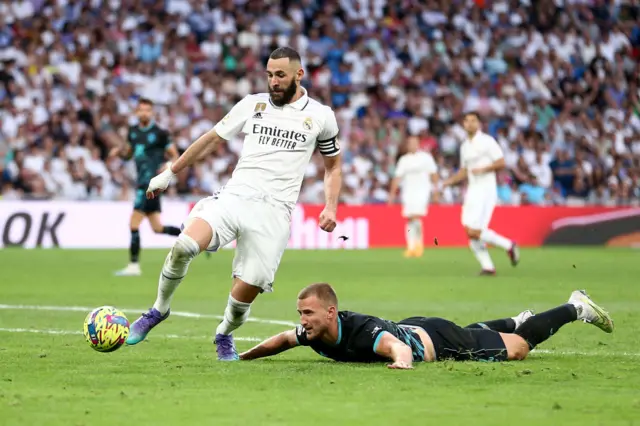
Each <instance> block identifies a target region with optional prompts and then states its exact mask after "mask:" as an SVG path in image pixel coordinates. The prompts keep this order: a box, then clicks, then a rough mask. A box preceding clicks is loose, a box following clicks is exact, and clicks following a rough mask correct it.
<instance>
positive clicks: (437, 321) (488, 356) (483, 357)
mask: <svg viewBox="0 0 640 426" xmlns="http://www.w3.org/2000/svg"><path fill="white" fill-rule="evenodd" d="M398 324H406V325H411V326H416V327H421V328H422V329H424V331H426V332H427V334H428V335H429V337H430V338H431V341H432V342H433V347H434V349H435V352H436V360H437V361H444V360H446V359H453V360H456V361H506V360H507V347H506V346H505V345H504V342H503V341H502V337H500V333H498V332H497V331H493V330H485V329H481V328H477V329H474V328H462V327H460V326H458V325H456V324H455V323H453V322H451V321H447V320H445V319H442V318H426V317H412V318H407V319H404V320H402V321H400V322H399V323H398Z"/></svg>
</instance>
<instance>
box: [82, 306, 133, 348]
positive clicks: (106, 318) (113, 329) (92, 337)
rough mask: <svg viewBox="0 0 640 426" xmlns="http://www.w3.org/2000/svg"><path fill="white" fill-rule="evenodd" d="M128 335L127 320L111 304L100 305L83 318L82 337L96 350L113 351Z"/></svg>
mask: <svg viewBox="0 0 640 426" xmlns="http://www.w3.org/2000/svg"><path fill="white" fill-rule="evenodd" d="M128 336H129V320H128V319H127V317H126V316H125V315H124V314H123V313H122V312H121V311H119V310H118V309H116V308H114V307H113V306H101V307H99V308H96V309H94V310H93V311H91V312H89V315H87V317H86V318H85V319H84V337H85V339H87V342H88V343H89V346H91V347H92V348H93V349H95V350H96V351H98V352H113V351H115V350H116V349H118V348H119V347H120V346H122V345H123V344H124V342H125V340H127V337H128Z"/></svg>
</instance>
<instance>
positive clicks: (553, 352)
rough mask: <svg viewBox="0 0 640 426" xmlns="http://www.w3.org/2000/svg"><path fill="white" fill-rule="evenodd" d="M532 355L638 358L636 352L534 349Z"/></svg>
mask: <svg viewBox="0 0 640 426" xmlns="http://www.w3.org/2000/svg"><path fill="white" fill-rule="evenodd" d="M531 353H532V354H536V353H538V354H547V355H564V356H623V357H631V358H635V357H640V353H637V352H585V351H565V350H552V349H534V350H532V351H531Z"/></svg>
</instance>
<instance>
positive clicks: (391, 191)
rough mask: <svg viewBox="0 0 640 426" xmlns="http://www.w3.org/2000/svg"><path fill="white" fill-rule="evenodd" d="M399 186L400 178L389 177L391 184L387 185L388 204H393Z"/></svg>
mask: <svg viewBox="0 0 640 426" xmlns="http://www.w3.org/2000/svg"><path fill="white" fill-rule="evenodd" d="M399 187H400V178H398V177H394V178H393V179H391V185H390V187H389V200H388V204H393V203H394V202H395V201H396V195H397V194H398V188H399Z"/></svg>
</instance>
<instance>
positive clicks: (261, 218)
mask: <svg viewBox="0 0 640 426" xmlns="http://www.w3.org/2000/svg"><path fill="white" fill-rule="evenodd" d="M291 213H292V209H291V208H290V207H289V206H287V205H286V204H283V203H279V202H277V201H274V200H270V199H267V198H257V197H244V196H240V195H236V194H229V193H225V192H222V193H219V194H217V195H214V196H211V197H207V198H204V199H202V200H200V201H198V203H197V204H196V205H195V206H194V207H193V209H192V210H191V213H189V218H195V217H197V218H200V219H203V220H204V221H206V222H207V223H208V224H209V225H210V226H211V228H213V232H214V236H213V238H212V240H211V242H210V243H209V247H208V248H207V251H217V250H218V249H219V248H220V247H224V246H226V245H227V244H229V243H231V242H233V241H234V240H236V253H235V256H234V258H233V274H232V277H234V278H235V277H237V278H239V279H241V280H242V281H244V282H246V283H247V284H250V285H253V286H256V287H260V288H261V289H262V291H263V292H272V291H273V282H274V280H275V274H276V271H277V270H278V266H279V265H280V260H281V259H282V255H283V253H284V250H285V248H286V247H287V243H288V242H289V235H290V232H291Z"/></svg>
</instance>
